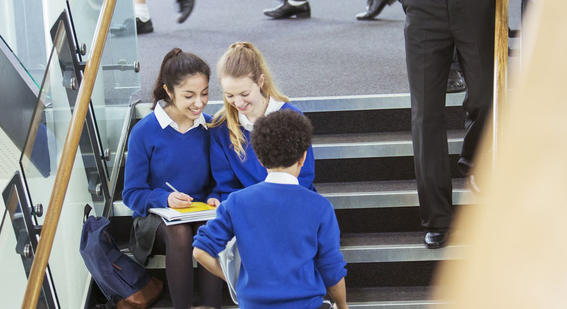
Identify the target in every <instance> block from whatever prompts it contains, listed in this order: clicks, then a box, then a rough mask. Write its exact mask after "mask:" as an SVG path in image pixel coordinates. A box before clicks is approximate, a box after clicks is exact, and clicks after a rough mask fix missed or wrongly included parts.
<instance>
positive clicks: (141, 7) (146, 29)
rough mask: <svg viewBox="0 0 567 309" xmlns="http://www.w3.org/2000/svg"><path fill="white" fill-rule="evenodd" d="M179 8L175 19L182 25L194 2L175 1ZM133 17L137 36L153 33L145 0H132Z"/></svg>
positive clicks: (188, 0)
mask: <svg viewBox="0 0 567 309" xmlns="http://www.w3.org/2000/svg"><path fill="white" fill-rule="evenodd" d="M177 5H178V7H179V10H178V11H179V16H178V17H177V22H178V23H183V22H184V21H186V20H187V18H188V17H189V15H191V12H193V7H194V6H195V0H177ZM134 15H135V16H136V30H137V33H138V34H144V33H150V32H153V31H154V25H153V23H152V19H151V17H150V10H149V9H148V5H147V3H146V0H134Z"/></svg>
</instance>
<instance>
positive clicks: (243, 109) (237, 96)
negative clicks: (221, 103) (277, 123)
mask: <svg viewBox="0 0 567 309" xmlns="http://www.w3.org/2000/svg"><path fill="white" fill-rule="evenodd" d="M220 83H221V86H222V89H223V93H224V97H225V99H226V101H227V102H228V104H230V105H231V106H233V107H234V108H236V109H237V110H238V111H239V112H240V113H242V114H243V115H245V116H246V117H247V118H248V120H250V121H251V122H254V121H255V120H256V119H258V118H259V117H261V116H262V115H264V113H265V112H266V108H267V107H268V100H267V99H266V98H265V97H264V96H263V95H262V92H261V91H260V89H261V88H262V86H263V85H264V76H263V75H261V76H260V78H259V80H258V82H257V83H256V82H254V81H253V80H252V79H251V78H250V77H248V76H244V77H237V78H235V77H231V76H223V77H221V79H220Z"/></svg>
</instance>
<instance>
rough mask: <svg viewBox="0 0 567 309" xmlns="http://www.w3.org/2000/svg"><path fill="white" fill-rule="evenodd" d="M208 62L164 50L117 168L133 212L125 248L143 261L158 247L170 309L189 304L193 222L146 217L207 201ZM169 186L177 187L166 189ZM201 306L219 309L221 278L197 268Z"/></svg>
mask: <svg viewBox="0 0 567 309" xmlns="http://www.w3.org/2000/svg"><path fill="white" fill-rule="evenodd" d="M209 77H210V69H209V66H208V65H207V64H206V63H205V62H204V61H203V60H202V59H201V58H199V57H198V56H196V55H194V54H191V53H186V52H183V51H181V49H179V48H174V49H172V50H171V51H170V52H169V53H167V55H165V57H164V59H163V62H162V64H161V69H160V73H159V76H158V79H157V81H156V84H155V87H154V93H153V95H154V106H153V113H151V114H149V115H147V116H146V117H144V118H143V119H142V120H140V121H139V122H138V123H137V124H136V125H135V126H134V128H133V129H132V132H131V133H130V138H129V141H128V158H127V160H126V168H125V172H124V191H123V193H122V195H123V198H124V202H125V204H126V205H127V206H128V207H129V208H130V209H132V210H133V212H134V213H133V217H134V223H133V227H132V233H131V236H130V247H131V250H132V252H133V253H134V256H135V257H136V259H137V260H138V261H139V262H140V263H142V264H145V263H146V262H147V259H148V256H150V255H151V254H156V253H161V254H163V252H164V251H165V256H166V258H165V260H166V274H167V283H168V287H169V293H170V295H171V299H172V301H173V305H174V307H175V308H183V309H186V308H189V307H190V306H191V305H192V301H193V263H192V256H191V251H192V248H191V243H192V241H193V232H194V231H196V227H197V226H196V225H192V224H189V223H186V224H178V225H170V226H166V225H165V224H164V223H163V221H162V220H161V218H160V217H159V216H157V215H154V214H149V213H148V210H149V209H150V208H155V207H171V208H184V207H189V206H190V205H191V202H194V201H202V202H205V201H207V199H208V198H209V193H210V188H211V183H212V178H211V175H210V168H209V132H208V130H207V124H206V123H207V122H209V121H210V116H208V115H206V114H204V113H203V109H204V108H205V106H206V105H207V102H208V100H209ZM166 183H169V184H171V185H172V186H173V187H174V188H176V189H177V190H178V191H179V192H172V189H171V188H170V187H169V186H168V185H166ZM198 271H199V273H198V277H199V286H200V289H201V290H200V295H201V297H200V300H201V305H202V306H206V307H214V308H220V306H221V300H222V281H221V280H220V279H218V278H216V277H214V276H213V275H212V274H210V273H209V272H207V271H206V270H205V269H204V268H199V269H198Z"/></svg>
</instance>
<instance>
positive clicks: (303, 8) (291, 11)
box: [264, 0, 311, 19]
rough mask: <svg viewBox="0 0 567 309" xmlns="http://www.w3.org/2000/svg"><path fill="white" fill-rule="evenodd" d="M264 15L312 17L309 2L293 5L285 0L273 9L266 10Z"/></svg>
mask: <svg viewBox="0 0 567 309" xmlns="http://www.w3.org/2000/svg"><path fill="white" fill-rule="evenodd" d="M264 15H266V16H268V17H271V18H273V19H281V18H291V17H293V16H295V17H296V18H309V17H311V7H309V2H305V3H303V4H301V5H291V4H289V2H287V0H285V1H284V2H283V3H282V4H280V5H278V6H277V7H275V8H273V9H266V10H264Z"/></svg>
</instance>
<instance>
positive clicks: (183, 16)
mask: <svg viewBox="0 0 567 309" xmlns="http://www.w3.org/2000/svg"><path fill="white" fill-rule="evenodd" d="M177 4H179V17H178V18H177V22H178V23H180V24H181V23H183V22H184V21H186V20H187V18H188V17H189V15H191V12H193V7H194V6H195V0H177Z"/></svg>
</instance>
